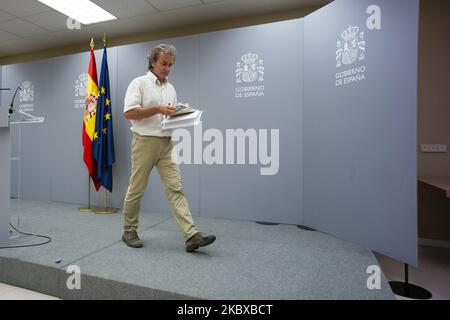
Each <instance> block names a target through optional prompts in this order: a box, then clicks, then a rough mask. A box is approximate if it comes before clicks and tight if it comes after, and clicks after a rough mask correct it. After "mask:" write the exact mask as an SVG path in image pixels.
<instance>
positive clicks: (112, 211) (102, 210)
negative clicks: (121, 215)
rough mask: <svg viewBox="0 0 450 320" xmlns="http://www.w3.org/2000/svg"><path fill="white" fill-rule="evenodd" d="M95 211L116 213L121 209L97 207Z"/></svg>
mask: <svg viewBox="0 0 450 320" xmlns="http://www.w3.org/2000/svg"><path fill="white" fill-rule="evenodd" d="M93 211H94V212H95V213H97V214H113V213H116V212H117V211H119V209H116V208H104V207H97V208H95V209H94V210H93Z"/></svg>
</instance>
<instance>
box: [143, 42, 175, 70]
mask: <svg viewBox="0 0 450 320" xmlns="http://www.w3.org/2000/svg"><path fill="white" fill-rule="evenodd" d="M161 52H162V53H164V54H167V53H168V54H170V55H172V56H173V61H174V62H175V56H176V54H177V49H176V48H175V46H174V45H171V44H160V45H157V46H156V47H154V48H153V49H152V50H151V51H150V52H149V54H148V55H147V59H148V70H152V69H153V66H152V64H153V63H154V62H156V61H157V60H158V57H159V54H160V53H161Z"/></svg>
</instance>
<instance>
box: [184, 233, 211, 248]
mask: <svg viewBox="0 0 450 320" xmlns="http://www.w3.org/2000/svg"><path fill="white" fill-rule="evenodd" d="M214 240H216V236H215V235H213V234H205V233H202V232H197V233H196V234H194V235H193V236H192V237H190V238H189V239H188V240H186V251H187V252H192V251H194V250H195V249H198V248H200V247H204V246H207V245H210V244H211V243H213V242H214Z"/></svg>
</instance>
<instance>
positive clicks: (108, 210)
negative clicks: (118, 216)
mask: <svg viewBox="0 0 450 320" xmlns="http://www.w3.org/2000/svg"><path fill="white" fill-rule="evenodd" d="M102 40H103V47H106V33H103V39H102ZM104 189H105V194H104V206H103V208H98V207H97V208H95V209H94V212H95V213H97V214H101V213H104V214H111V213H116V212H117V211H119V209H116V208H108V190H107V189H106V188H104Z"/></svg>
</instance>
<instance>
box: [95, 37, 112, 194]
mask: <svg viewBox="0 0 450 320" xmlns="http://www.w3.org/2000/svg"><path fill="white" fill-rule="evenodd" d="M98 90H99V92H98V102H97V118H96V119H95V131H94V139H93V140H94V141H93V145H92V155H93V156H94V158H95V160H97V180H98V181H99V182H100V184H101V185H102V186H103V187H104V188H105V189H108V190H109V191H110V192H112V182H113V178H112V165H113V163H114V162H115V155H114V135H113V119H112V109H111V95H110V92H109V71H108V57H107V54H106V45H105V46H103V59H102V69H101V71H100V82H99V85H98Z"/></svg>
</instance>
